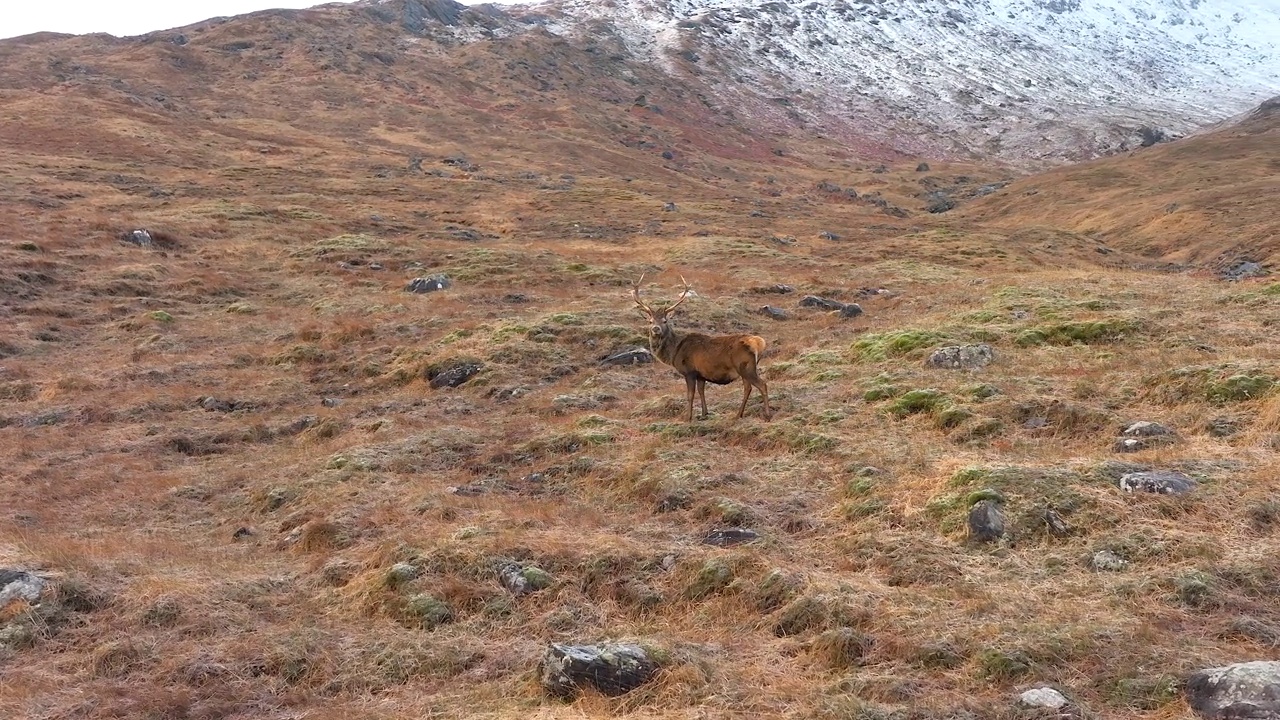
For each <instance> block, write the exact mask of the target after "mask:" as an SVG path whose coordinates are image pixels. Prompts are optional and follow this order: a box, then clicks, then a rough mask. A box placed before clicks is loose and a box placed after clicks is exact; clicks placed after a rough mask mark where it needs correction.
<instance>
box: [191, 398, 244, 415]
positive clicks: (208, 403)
mask: <svg viewBox="0 0 1280 720" xmlns="http://www.w3.org/2000/svg"><path fill="white" fill-rule="evenodd" d="M200 407H202V408H204V409H205V410H208V411H209V412H224V413H226V412H231V411H232V410H234V409H235V407H236V404H235V403H234V402H232V401H230V400H219V399H218V398H215V397H206V398H200Z"/></svg>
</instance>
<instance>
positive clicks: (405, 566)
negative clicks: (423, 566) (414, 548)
mask: <svg viewBox="0 0 1280 720" xmlns="http://www.w3.org/2000/svg"><path fill="white" fill-rule="evenodd" d="M421 574H422V571H421V570H419V569H418V568H417V567H415V566H414V565H412V564H410V563H407V562H398V563H396V564H395V565H392V566H391V569H390V570H388V571H387V587H399V586H401V585H404V584H405V583H410V582H413V581H414V580H417V579H418V576H419V575H421Z"/></svg>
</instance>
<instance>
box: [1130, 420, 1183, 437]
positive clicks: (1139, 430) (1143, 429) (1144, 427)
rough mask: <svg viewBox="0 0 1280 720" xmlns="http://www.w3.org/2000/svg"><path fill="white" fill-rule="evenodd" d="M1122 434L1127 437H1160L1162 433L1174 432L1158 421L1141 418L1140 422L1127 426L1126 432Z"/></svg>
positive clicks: (1171, 433) (1169, 433)
mask: <svg viewBox="0 0 1280 720" xmlns="http://www.w3.org/2000/svg"><path fill="white" fill-rule="evenodd" d="M1120 434H1121V435H1124V436H1125V437H1159V436H1162V435H1173V434H1174V432H1173V430H1171V429H1170V428H1167V427H1165V426H1164V425H1161V424H1160V423H1158V422H1151V421H1149V420H1139V421H1138V422H1136V423H1133V424H1131V425H1129V426H1128V427H1126V428H1125V429H1124V432H1122V433H1120Z"/></svg>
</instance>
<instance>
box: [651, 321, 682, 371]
mask: <svg viewBox="0 0 1280 720" xmlns="http://www.w3.org/2000/svg"><path fill="white" fill-rule="evenodd" d="M686 334H687V333H682V332H680V331H679V330H676V329H675V328H673V327H671V326H670V325H668V326H667V330H666V332H664V333H662V334H661V335H659V336H657V337H654V336H652V335H651V336H649V349H650V350H652V351H653V356H654V357H656V358H658V359H659V360H661V361H662V362H664V363H666V364H668V365H672V366H674V364H675V363H674V360H675V356H676V348H678V347H680V341H681V340H684V336H685V335H686Z"/></svg>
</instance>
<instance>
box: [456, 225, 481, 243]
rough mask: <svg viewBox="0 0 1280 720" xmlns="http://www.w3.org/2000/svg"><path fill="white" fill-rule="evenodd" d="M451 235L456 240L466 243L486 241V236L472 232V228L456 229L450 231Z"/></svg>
mask: <svg viewBox="0 0 1280 720" xmlns="http://www.w3.org/2000/svg"><path fill="white" fill-rule="evenodd" d="M449 235H450V236H452V237H453V238H454V239H455V240H463V241H466V242H480V241H481V240H483V239H484V235H481V234H480V233H479V232H476V231H475V230H472V229H471V228H454V229H453V230H450V231H449Z"/></svg>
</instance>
